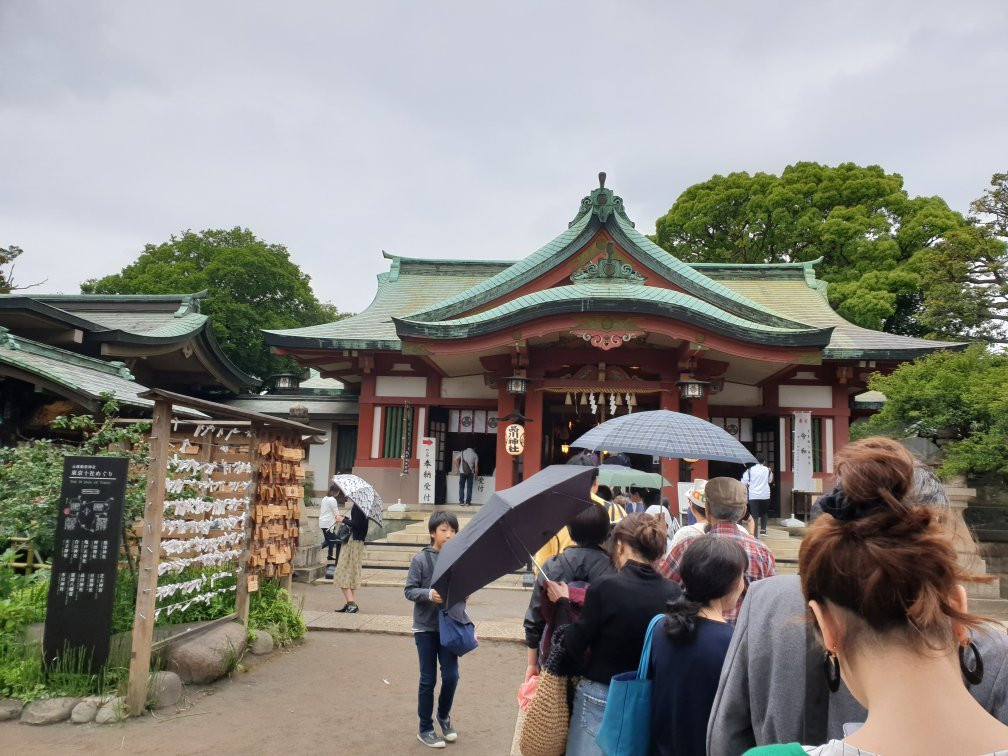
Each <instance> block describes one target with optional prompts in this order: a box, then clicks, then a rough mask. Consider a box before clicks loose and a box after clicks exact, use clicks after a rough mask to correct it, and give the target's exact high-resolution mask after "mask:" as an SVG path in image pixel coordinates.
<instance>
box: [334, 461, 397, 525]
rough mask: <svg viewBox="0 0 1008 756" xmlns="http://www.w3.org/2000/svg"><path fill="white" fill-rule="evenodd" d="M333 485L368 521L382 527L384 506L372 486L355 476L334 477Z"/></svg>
mask: <svg viewBox="0 0 1008 756" xmlns="http://www.w3.org/2000/svg"><path fill="white" fill-rule="evenodd" d="M332 482H333V485H335V486H338V487H339V489H340V490H341V491H342V492H343V493H345V494H346V497H347V498H348V499H350V501H352V502H353V503H354V504H356V505H357V507H358V508H359V509H360V511H361V512H363V513H364V514H366V515H367V517H368V519H369V520H374V521H375V522H376V523H377V524H378V525H379V526H381V525H382V512H383V511H384V509H385V504H384V503H382V500H381V496H379V495H378V492H377V491H375V490H374V486H372V485H371V484H370V483H368V482H367V481H366V480H364V478H360V477H358V476H356V475H348V474H344V475H334V476H333V479H332Z"/></svg>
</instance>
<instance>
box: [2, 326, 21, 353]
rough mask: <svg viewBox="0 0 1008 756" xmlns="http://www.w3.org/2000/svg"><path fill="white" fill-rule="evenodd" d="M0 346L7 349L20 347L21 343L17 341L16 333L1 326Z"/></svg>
mask: <svg viewBox="0 0 1008 756" xmlns="http://www.w3.org/2000/svg"><path fill="white" fill-rule="evenodd" d="M0 347H5V348H7V349H20V348H21V347H20V345H19V344H18V343H17V339H15V338H14V334H13V333H11V332H10V330H9V329H7V328H3V327H0Z"/></svg>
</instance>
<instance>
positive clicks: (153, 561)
mask: <svg viewBox="0 0 1008 756" xmlns="http://www.w3.org/2000/svg"><path fill="white" fill-rule="evenodd" d="M171 412H172V407H171V402H170V401H168V400H167V399H158V400H156V401H155V402H154V424H153V427H152V428H151V436H150V464H149V465H148V467H147V502H146V504H145V505H144V531H143V540H142V541H141V544H140V564H139V571H138V577H137V598H136V610H135V614H134V616H133V645H132V653H131V654H130V672H129V691H128V694H127V696H126V705H127V707H128V710H129V713H130V716H134V717H135V716H139V715H140V714H142V713H143V710H144V706H145V704H146V702H147V684H148V680H149V678H150V659H151V641H152V640H153V638H154V605H155V602H156V599H157V582H158V574H157V566H158V561H159V557H160V554H161V526H162V522H163V521H164V499H165V478H166V476H167V474H168V438H169V436H170V435H171Z"/></svg>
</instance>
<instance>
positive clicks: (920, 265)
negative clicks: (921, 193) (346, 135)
mask: <svg viewBox="0 0 1008 756" xmlns="http://www.w3.org/2000/svg"><path fill="white" fill-rule="evenodd" d="M970 210H971V212H972V215H971V217H970V220H971V222H972V225H970V226H968V227H966V228H962V229H956V230H954V231H952V232H950V233H949V234H947V235H946V236H945V238H944V239H942V240H941V241H939V242H938V243H937V244H935V245H934V246H933V247H931V248H928V249H923V250H921V251H920V252H919V253H918V254H917V255H916V256H915V258H914V259H913V260H912V261H911V266H912V267H913V268H914V269H915V270H916V271H917V272H918V273H919V274H920V276H921V280H922V282H923V292H924V300H923V303H924V308H923V316H922V318H921V320H922V322H923V323H924V324H925V325H926V326H927V327H929V328H930V330H931V331H933V332H935V333H938V334H954V333H960V334H967V335H969V336H972V337H974V338H977V339H982V340H984V341H987V342H990V343H995V344H1008V173H995V174H994V176H993V177H992V178H991V182H990V188H989V189H988V190H987V191H985V192H984V193H983V195H982V196H981V197H980V198H979V199H977V200H975V201H974V202H973V203H972V204H971V205H970Z"/></svg>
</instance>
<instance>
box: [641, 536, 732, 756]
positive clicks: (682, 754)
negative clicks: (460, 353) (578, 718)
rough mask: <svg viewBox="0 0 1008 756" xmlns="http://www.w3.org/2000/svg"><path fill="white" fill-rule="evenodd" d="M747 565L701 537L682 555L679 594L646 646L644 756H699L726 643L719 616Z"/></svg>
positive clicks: (727, 628) (727, 547) (726, 629)
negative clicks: (648, 677) (647, 743)
mask: <svg viewBox="0 0 1008 756" xmlns="http://www.w3.org/2000/svg"><path fill="white" fill-rule="evenodd" d="M747 561H748V558H747V557H746V553H745V549H743V548H742V547H741V546H739V545H738V543H736V542H735V541H733V540H732V539H730V538H718V537H717V536H712V535H704V536H700V537H699V538H694V539H693V540H692V541H691V542H690V544H689V546H688V547H687V548H686V553H685V554H684V555H683V559H682V565H681V568H680V569H681V573H680V580H681V581H682V587H683V593H682V595H680V596H678V597H677V598H675V599H673V600H672V601H670V602H669V603H668V609H667V611H666V615H665V622H664V623H663V624H662V625H661V626H659V627H658V628H655V634H654V638H653V639H652V642H651V643H652V645H651V666H652V670H653V672H654V688H653V692H652V699H651V754H652V756H691V754H696V753H704V752H705V750H706V740H707V720H708V719H709V718H710V713H711V708H712V707H713V705H714V695H715V694H716V693H717V687H718V680H719V679H720V677H721V666H722V664H724V660H725V656H726V655H727V653H728V644H729V643H731V637H732V625H730V624H728V622H727V620H725V616H724V613H725V612H726V611H728V610H731V609H734V608H735V603H736V602H737V601H738V598H739V596H741V595H742V591H744V590H745V577H744V573H745V568H746V563H747ZM660 630H664V632H659V631H660Z"/></svg>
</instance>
